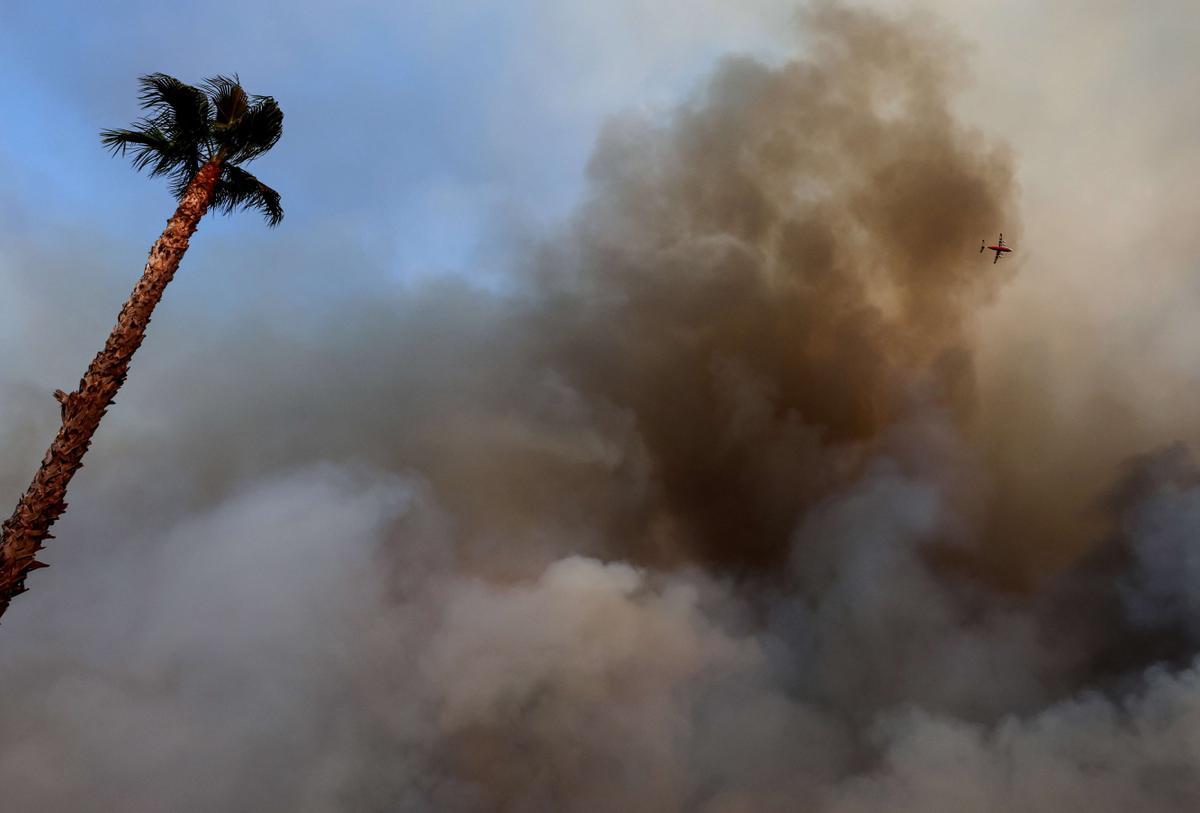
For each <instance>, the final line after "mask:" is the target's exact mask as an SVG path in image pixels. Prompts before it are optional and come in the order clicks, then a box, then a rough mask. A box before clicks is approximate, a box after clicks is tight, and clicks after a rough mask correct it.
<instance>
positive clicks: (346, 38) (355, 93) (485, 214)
mask: <svg viewBox="0 0 1200 813" xmlns="http://www.w3.org/2000/svg"><path fill="white" fill-rule="evenodd" d="M647 5H652V6H653V5H654V4H645V3H639V2H636V0H634V2H622V3H615V4H612V5H611V6H608V7H606V8H605V9H604V10H601V11H596V10H589V9H588V7H587V6H586V5H584V4H547V3H545V2H539V1H538V0H521V1H520V2H513V3H468V2H457V3H438V2H431V1H430V0H423V1H422V2H404V3H369V2H348V3H336V4H335V3H313V2H300V3H284V2H274V1H273V0H271V1H269V2H231V1H230V0H217V2H214V3H207V4H203V5H194V6H191V5H188V6H185V5H181V4H164V3H158V2H149V1H148V0H124V1H123V2H114V3H104V4H96V3H90V2H81V1H80V0H50V2H45V3H36V4H35V3H19V4H17V7H16V8H15V9H11V8H10V9H9V10H6V20H5V24H4V25H3V26H2V27H0V70H2V71H3V75H4V76H5V78H6V81H5V82H4V83H3V85H2V86H0V104H2V105H3V109H5V110H7V111H10V113H11V112H13V111H20V114H19V115H9V116H6V117H5V118H6V125H5V127H4V128H3V129H2V130H0V173H2V174H3V175H4V176H5V177H6V179H7V180H6V182H5V186H6V187H7V189H6V192H5V195H4V197H5V201H4V203H3V204H0V205H3V206H4V207H5V209H3V210H0V211H4V212H5V214H6V215H7V218H6V219H10V220H15V219H17V218H22V219H23V221H24V223H23V226H24V231H25V232H26V233H27V234H28V233H33V232H37V231H38V230H39V229H41V228H43V227H49V226H51V225H52V226H53V227H54V228H56V229H57V228H61V227H63V226H67V227H68V228H85V229H95V230H96V231H97V232H99V233H102V234H103V235H105V236H106V238H107V239H111V240H115V241H120V242H124V241H127V240H128V241H134V242H136V243H137V244H138V245H140V246H142V250H144V248H145V246H148V244H149V242H150V240H151V239H152V238H153V236H154V235H155V233H156V230H157V228H158V226H159V223H160V222H161V221H162V219H164V218H165V217H166V216H167V215H168V214H169V213H170V208H171V201H170V199H169V197H168V195H167V192H166V190H165V187H164V185H163V184H162V183H161V182H159V181H157V180H155V181H151V180H147V179H144V178H141V179H139V178H137V177H135V176H134V174H133V173H132V171H131V170H130V168H129V167H128V166H127V165H126V164H125V163H124V162H122V161H120V160H114V159H111V158H109V157H107V156H106V155H105V153H104V151H103V150H102V149H101V148H100V146H99V142H98V138H97V131H98V130H99V129H101V128H102V127H111V126H123V125H124V124H126V123H127V122H129V121H131V120H132V119H134V118H135V117H136V115H137V113H138V111H137V107H136V92H137V87H136V84H135V80H136V78H137V77H138V76H139V75H141V74H144V73H148V72H152V71H163V72H166V73H170V74H172V75H176V76H178V77H179V78H181V79H183V80H184V81H190V82H198V81H200V80H201V79H202V78H204V77H206V76H209V75H212V74H214V73H218V72H237V73H239V74H240V76H241V78H242V80H243V82H244V83H245V85H246V86H247V88H248V89H249V90H250V91H251V92H257V93H263V94H269V95H273V96H275V97H276V98H277V99H278V100H279V102H280V104H281V106H282V108H283V110H284V112H285V115H286V127H285V136H284V139H283V140H282V141H281V142H280V144H279V145H278V146H277V147H276V149H275V150H274V151H273V152H272V153H271V154H270V155H268V156H266V157H264V158H262V159H260V160H259V161H258V162H257V163H256V164H255V167H254V170H255V171H256V172H257V173H259V174H260V176H261V177H262V178H263V179H264V180H266V181H267V182H268V183H271V184H273V185H274V186H276V187H277V188H278V189H279V190H280V191H281V192H282V193H283V202H284V206H285V209H286V211H287V219H286V221H285V223H284V225H283V226H282V227H281V229H280V230H279V231H278V232H277V233H276V234H274V235H267V234H266V233H265V232H264V230H263V229H262V228H261V225H260V224H259V223H258V222H256V221H255V219H254V218H253V217H247V216H245V215H241V216H235V217H234V218H233V219H232V220H222V221H220V222H219V224H218V225H213V224H212V223H210V224H208V225H206V226H205V230H206V231H209V232H210V233H211V232H217V233H220V234H223V235H230V236H232V235H236V236H237V238H238V239H240V240H248V241H252V242H259V241H262V240H267V239H271V240H287V241H290V242H292V243H293V244H294V243H295V241H297V240H314V241H318V242H320V243H321V244H322V245H323V246H329V245H331V244H334V243H336V244H338V245H339V250H345V251H346V252H347V254H346V256H350V257H353V256H359V257H368V258H371V261H372V262H374V263H377V264H378V265H380V266H381V267H382V268H385V269H386V270H387V271H388V272H390V273H395V274H397V275H400V276H402V277H403V276H406V275H410V274H414V273H419V274H425V273H437V272H440V271H444V270H447V269H455V270H467V271H470V270H473V269H474V268H475V267H476V266H481V265H486V258H483V257H481V256H480V254H479V252H478V251H477V247H478V245H479V241H480V240H481V239H487V238H488V237H489V236H490V235H493V234H494V233H495V232H496V231H497V229H498V228H511V227H513V226H514V225H516V224H525V225H526V226H532V227H534V228H540V227H543V226H545V225H546V224H547V223H550V222H553V221H554V220H556V219H558V218H560V217H562V216H563V215H565V214H566V213H567V212H569V209H570V206H571V204H572V202H573V201H575V200H576V199H577V198H578V197H579V195H580V193H581V189H582V178H583V169H584V166H585V163H586V159H587V156H588V152H589V150H590V148H591V143H592V141H593V139H594V137H595V133H596V130H597V128H598V126H599V124H600V122H601V121H602V120H603V118H604V117H605V116H607V115H610V114H613V113H617V112H620V111H621V110H622V109H626V108H630V107H633V108H637V107H644V106H650V107H663V106H667V105H669V104H671V103H673V102H674V101H676V100H677V99H679V98H680V97H682V96H683V95H685V94H686V92H687V91H688V89H689V88H691V87H693V86H694V85H695V83H696V82H697V80H698V77H699V76H700V75H702V73H703V72H704V71H705V69H707V68H708V67H709V66H710V65H711V64H712V62H713V61H714V60H715V59H716V58H717V56H718V55H719V54H720V53H722V52H723V51H725V50H727V49H729V48H732V49H735V50H736V49H739V48H741V49H751V50H760V51H761V50H769V48H770V47H771V45H772V43H774V45H775V47H778V46H780V45H783V44H785V43H786V41H787V39H788V37H787V36H786V35H782V34H781V32H780V29H779V27H778V25H777V22H778V20H780V19H786V16H787V13H785V12H784V11H783V6H782V4H776V3H758V5H760V6H762V9H763V12H764V13H763V14H762V15H761V16H755V15H744V14H739V15H736V16H735V17H733V18H731V19H735V20H737V21H738V24H737V25H731V24H727V23H725V22H723V21H722V20H723V15H725V14H726V13H727V12H725V11H717V12H715V13H712V14H709V15H706V16H702V17H701V18H699V19H696V18H691V17H690V15H688V14H682V13H678V14H677V13H674V12H673V11H672V9H671V8H670V6H671V5H672V4H658V5H657V6H655V7H654V8H653V9H652V10H651V11H650V12H649V13H643V11H644V9H639V7H640V6H647ZM702 5H709V6H713V7H714V8H715V7H719V6H720V4H719V3H717V4H711V3H709V4H702ZM572 6H573V8H572ZM789 13H790V12H789ZM648 46H652V47H648ZM68 224H69V225H68ZM498 224H504V225H503V226H502V227H501V226H498ZM322 250H325V249H320V250H318V252H317V253H318V254H320V253H321V251H322ZM189 259H193V258H191V257H190V258H189ZM326 259H327V260H328V259H331V258H326ZM193 262H194V260H193ZM124 270H125V271H128V272H129V273H132V272H133V270H134V269H124ZM343 273H353V272H352V271H351V270H349V269H344V270H343Z"/></svg>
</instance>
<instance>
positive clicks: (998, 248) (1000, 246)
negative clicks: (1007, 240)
mask: <svg viewBox="0 0 1200 813" xmlns="http://www.w3.org/2000/svg"><path fill="white" fill-rule="evenodd" d="M984 251H994V252H996V259H994V260H992V265H995V264H996V263H998V262H1000V258H1001V257H1003V256H1004V255H1005V254H1007V253H1008V252H1010V251H1012V249H1011V248H1009V247H1008V246H1006V245H1004V232H1000V242H998V243H996V245H994V246H988V245H984V241H983V240H980V241H979V253H980V254H982V253H983V252H984Z"/></svg>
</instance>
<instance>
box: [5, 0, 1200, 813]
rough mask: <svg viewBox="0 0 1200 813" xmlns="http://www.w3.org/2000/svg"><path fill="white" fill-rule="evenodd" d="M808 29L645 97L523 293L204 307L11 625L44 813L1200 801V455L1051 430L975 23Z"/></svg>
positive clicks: (108, 441)
mask: <svg viewBox="0 0 1200 813" xmlns="http://www.w3.org/2000/svg"><path fill="white" fill-rule="evenodd" d="M803 30H804V32H805V36H806V42H805V45H804V49H803V57H802V58H799V59H797V60H796V61H794V62H790V63H787V64H783V65H777V66H769V65H765V64H761V63H759V62H756V61H754V60H752V59H749V58H729V59H726V60H724V61H723V62H722V63H721V64H720V65H719V67H717V69H716V70H715V73H714V74H713V75H712V77H711V78H710V79H709V80H708V81H707V82H706V83H705V84H704V85H703V87H702V88H701V89H700V90H698V91H697V93H696V94H695V95H694V97H692V98H691V99H689V100H688V101H687V102H686V103H684V104H682V105H680V106H679V108H678V109H676V110H675V111H673V112H672V113H671V114H670V115H667V116H664V117H661V118H655V117H652V116H634V115H627V116H624V117H619V118H617V119H614V120H613V121H612V122H610V124H609V125H608V126H607V127H606V128H605V129H604V131H603V132H602V133H601V135H600V138H599V143H598V146H597V148H596V151H595V154H594V157H593V159H592V161H591V164H590V166H589V170H588V172H589V179H590V188H589V194H588V198H587V200H586V201H585V202H584V204H583V205H582V206H581V207H580V208H579V209H578V210H577V211H576V212H575V213H574V216H573V217H572V218H571V220H570V222H569V223H568V224H567V225H566V226H564V227H563V228H562V229H561V230H560V231H559V232H558V233H556V234H553V235H550V236H547V237H545V238H544V239H541V240H538V241H536V242H535V244H533V245H530V246H525V247H522V249H521V250H519V251H518V252H517V253H518V255H519V256H520V260H519V262H517V263H516V267H515V268H514V269H513V271H512V273H511V274H510V276H509V277H508V278H506V279H505V280H504V283H503V284H502V285H499V286H495V287H496V288H499V289H501V290H500V291H499V292H497V291H496V290H490V291H484V290H480V289H479V288H477V287H474V286H472V285H470V284H468V283H467V282H464V281H457V280H452V279H441V280H439V281H436V282H429V283H425V284H423V285H421V286H418V287H415V288H411V289H409V290H406V291H403V292H400V293H397V292H394V291H391V290H389V289H388V288H387V287H386V286H385V284H384V283H382V282H381V283H380V284H379V286H378V290H376V291H372V292H370V295H369V296H360V295H359V294H358V293H353V294H348V295H347V297H346V299H345V301H339V302H334V303H330V304H328V305H327V306H326V309H325V311H324V312H323V313H324V315H321V316H313V315H311V314H308V315H306V316H305V318H304V319H298V318H297V314H296V313H295V312H294V311H293V310H292V309H291V306H290V305H289V304H288V300H287V298H286V297H281V296H274V295H272V294H274V291H272V290H271V289H270V288H269V287H267V286H268V283H269V284H270V285H275V284H276V283H279V282H280V280H279V279H274V280H270V279H268V281H267V282H264V283H256V282H255V281H253V280H247V281H246V282H245V283H244V286H243V287H242V288H241V289H239V292H238V293H239V295H245V296H247V297H250V298H253V299H254V300H255V301H254V304H253V306H252V307H244V308H242V309H238V310H237V311H236V312H235V316H234V317H233V318H232V319H231V320H230V321H229V322H227V323H224V324H218V325H208V326H207V328H205V327H203V326H202V325H201V324H199V323H198V320H197V317H195V316H194V315H189V314H188V313H186V312H171V311H168V312H166V313H164V314H163V315H162V316H161V318H160V320H159V321H156V323H155V327H154V336H153V337H152V339H153V341H151V342H150V343H149V344H148V345H147V347H146V349H145V351H144V353H143V356H142V357H141V358H140V359H139V366H138V367H137V368H136V369H135V370H134V373H133V375H132V377H131V381H130V385H129V392H128V395H127V396H126V397H123V398H122V401H121V403H119V404H118V405H117V408H116V409H115V410H114V412H113V414H112V415H111V420H112V423H110V424H108V425H106V426H105V427H104V431H103V432H102V437H101V438H100V441H99V443H98V445H97V447H96V449H95V453H94V456H93V459H92V460H90V461H89V466H88V468H86V469H85V470H84V472H83V475H82V476H81V477H80V478H79V479H78V481H77V483H76V484H75V487H74V492H73V494H72V497H73V500H72V507H71V510H70V511H69V512H68V514H67V518H66V520H65V521H64V522H63V523H62V527H61V531H60V532H59V534H58V537H59V538H58V539H57V540H56V542H55V544H54V547H53V548H52V550H51V551H50V559H51V561H52V562H53V564H54V566H53V567H52V568H51V569H50V570H49V571H45V572H44V573H39V574H38V576H37V578H36V580H35V581H34V582H32V583H31V584H30V587H31V592H30V593H29V595H27V596H24V597H23V598H22V599H21V600H20V601H19V602H17V603H16V604H14V606H13V608H12V610H11V611H10V612H9V614H8V616H6V621H7V623H6V624H5V627H4V630H3V636H2V637H3V642H2V644H3V648H2V650H0V652H2V653H3V655H2V657H0V679H2V685H3V686H4V690H5V701H4V703H3V705H0V786H2V787H4V788H5V791H4V794H5V805H4V806H5V809H13V810H32V809H38V810H47V811H56V810H62V811H67V810H81V809H121V810H129V811H142V810H145V811H150V810H162V809H171V810H179V811H191V810H196V811H200V810H205V811H208V810H236V809H257V810H288V811H350V810H353V811H365V810H371V811H398V810H406V811H407V810H447V811H475V810H480V811H482V810H509V811H549V810H564V811H600V810H628V811H664V810H696V811H706V812H707V813H738V812H739V811H775V810H778V811H794V810H811V811H821V812H822V813H882V812H883V811H922V813H931V812H936V811H947V812H949V811H956V813H961V812H963V811H981V812H982V811H995V810H1030V811H1062V810H1084V809H1086V810H1091V811H1096V812H1097V813H1102V812H1103V811H1114V812H1115V811H1126V810H1131V809H1136V810H1144V811H1182V810H1191V809H1194V808H1195V807H1196V805H1197V804H1200V741H1197V738H1196V736H1195V735H1194V733H1193V732H1194V731H1195V730H1196V728H1197V724H1198V723H1200V720H1198V719H1197V715H1198V714H1200V711H1198V710H1200V677H1198V676H1197V674H1196V672H1195V669H1194V667H1192V666H1190V661H1191V657H1192V653H1193V651H1194V648H1195V646H1196V644H1197V643H1198V642H1200V592H1197V589H1196V587H1195V585H1196V584H1198V583H1200V582H1197V579H1196V578H1194V576H1195V575H1196V574H1197V572H1198V571H1200V564H1197V563H1198V562H1200V558H1198V557H1200V554H1198V553H1197V549H1196V547H1195V545H1194V544H1193V543H1192V529H1193V528H1194V527H1196V522H1195V521H1194V520H1200V468H1198V467H1197V466H1196V465H1195V463H1194V462H1193V461H1192V460H1191V458H1190V456H1189V453H1188V451H1187V450H1186V448H1184V447H1182V446H1174V447H1168V448H1164V449H1157V450H1156V449H1143V450H1141V451H1143V452H1144V454H1142V455H1141V456H1138V457H1136V458H1132V459H1129V460H1128V461H1126V462H1124V463H1123V464H1122V465H1120V466H1117V465H1110V466H1108V467H1107V468H1105V469H1104V470H1103V471H1100V472H1096V471H1095V470H1094V469H1095V466H1094V464H1095V463H1096V461H1097V460H1108V461H1109V462H1111V463H1115V462H1116V460H1117V459H1118V458H1120V457H1121V456H1123V455H1126V454H1127V453H1128V449H1127V447H1128V445H1129V441H1128V436H1126V435H1123V434H1122V432H1123V427H1122V425H1120V424H1119V423H1117V424H1114V425H1107V424H1103V423H1102V421H1101V419H1102V418H1108V417H1111V416H1098V417H1086V416H1085V417H1083V418H1081V420H1080V423H1081V426H1084V427H1090V428H1091V429H1092V430H1097V429H1099V428H1101V427H1103V428H1104V429H1105V430H1106V432H1107V434H1106V435H1105V436H1104V437H1100V436H1098V435H1097V434H1096V432H1095V431H1093V434H1092V436H1091V437H1089V438H1087V440H1088V443H1089V446H1088V447H1087V448H1086V449H1085V448H1084V446H1083V445H1082V444H1081V445H1080V448H1079V449H1078V450H1077V451H1078V452H1079V458H1078V459H1077V460H1076V459H1075V458H1073V457H1069V456H1068V457H1066V458H1059V457H1055V458H1054V459H1053V460H1050V459H1046V460H1041V459H1040V458H1038V457H1037V455H1038V449H1037V439H1039V438H1042V437H1044V436H1045V431H1046V430H1045V429H1044V428H1042V427H1039V426H1037V425H1035V423H1034V421H1033V420H1032V419H1031V418H1030V416H1031V415H1036V414H1037V410H1036V409H1031V410H1027V411H1021V410H1002V409H1000V407H998V406H997V405H996V404H995V403H991V402H990V400H989V399H991V398H992V397H993V396H994V395H995V393H997V392H998V391H1002V390H1003V388H1004V387H1006V386H1007V387H1009V389H1008V390H1007V392H1006V395H1007V397H1008V398H1010V399H1020V398H1028V399H1031V400H1036V399H1037V398H1038V397H1039V396H1038V393H1037V391H1036V389H1035V388H1034V387H1033V386H1031V384H1030V381H1031V379H1028V378H1021V377H1019V376H1015V375H1011V374H1010V373H1009V372H1006V371H1008V370H1011V369H1012V368H1013V365H1007V366H1006V365H1001V366H1000V367H999V368H998V369H999V372H996V373H994V374H993V377H992V378H991V379H989V380H987V381H985V380H983V377H982V375H981V373H980V372H979V370H978V366H977V364H976V358H977V339H978V337H977V332H978V326H977V319H978V318H979V315H980V314H981V313H982V312H984V310H985V309H986V308H987V307H988V306H989V305H990V304H991V303H993V302H994V301H995V298H996V297H997V296H998V294H999V293H1000V292H1001V290H1002V288H1003V286H1004V284H1005V283H1006V282H1007V281H1008V280H1010V279H1011V277H1012V275H1013V274H1014V273H1015V271H1016V268H1017V267H1018V266H1016V265H1015V264H1014V263H1013V261H1008V264H1007V265H1005V264H1001V265H999V266H992V265H985V263H986V259H984V258H980V257H979V256H978V255H976V254H975V253H974V241H975V240H977V239H979V237H981V236H984V235H989V236H990V234H991V232H992V231H994V230H995V229H996V228H998V227H1000V226H1003V227H1004V228H1006V229H1007V230H1009V232H1010V233H1013V234H1016V233H1017V232H1018V230H1019V228H1020V224H1019V220H1018V213H1017V211H1016V203H1015V200H1016V189H1015V183H1014V172H1015V169H1014V167H1015V164H1014V161H1015V159H1014V157H1013V156H1012V155H1010V154H1009V153H1008V152H1007V151H1006V150H1005V149H1003V147H1001V146H999V145H996V144H993V143H991V142H989V140H988V139H986V138H985V137H984V136H982V135H981V134H979V133H977V132H974V131H973V130H971V129H970V128H967V127H964V126H962V125H961V124H959V123H958V122H957V121H956V118H955V116H954V115H953V114H952V111H951V107H950V104H951V100H952V99H953V94H954V91H955V89H956V83H957V78H956V77H958V76H959V74H960V68H961V64H960V61H959V60H960V58H961V53H960V50H959V48H958V47H957V46H956V45H955V44H954V42H953V41H952V39H950V38H948V37H947V35H946V34H945V32H942V31H940V30H938V29H937V27H936V26H929V25H926V24H924V23H914V22H898V21H896V20H893V19H890V18H887V17H883V16H879V15H875V14H872V13H868V12H861V11H850V10H847V9H844V8H841V7H838V6H833V5H818V7H817V9H816V11H813V12H811V13H809V14H807V15H806V16H805V17H804V18H803ZM231 262H232V260H231ZM237 262H245V258H239V259H238V260H237ZM5 273H19V272H15V271H14V270H5ZM39 284H42V285H44V284H46V283H39ZM260 284H261V285H263V286H264V287H263V290H261V291H256V290H255V286H256V285H260ZM31 290H33V291H34V292H35V293H33V294H31V295H30V297H31V301H30V303H29V309H28V311H29V313H30V314H31V316H30V324H36V323H37V321H38V320H37V319H36V318H35V316H36V312H37V310H38V309H39V308H40V307H46V308H48V307H49V305H48V304H41V305H39V304H38V303H39V301H40V300H38V297H37V295H36V291H38V290H39V289H38V288H36V287H34V288H32V289H31ZM177 293H179V292H177ZM256 294H262V296H255V295H256ZM61 297H62V293H61V292H59V293H58V294H57V295H56V297H54V299H55V300H56V305H57V304H60V303H61ZM43 298H44V299H45V300H46V301H47V302H49V300H50V299H51V298H52V297H50V296H48V295H47V296H45V297H43ZM81 298H83V297H81ZM168 298H170V294H169V295H168ZM89 304H90V303H86V302H78V303H75V304H74V305H73V306H72V307H78V308H80V309H81V310H87V309H88V307H89ZM168 304H170V303H168ZM89 318H90V317H89ZM97 318H99V317H97ZM201 337H202V338H201ZM156 343H157V344H159V345H161V347H162V349H161V350H160V351H155V349H154V346H155V345H156ZM185 348H186V349H185ZM64 352H65V351H64ZM156 352H158V353H159V354H158V355H155V353H156ZM83 357H84V356H81V358H83ZM14 378H15V376H14ZM33 380H37V379H36V376H35V375H33V373H32V372H25V373H24V383H20V382H17V381H14V383H13V384H12V386H8V387H6V388H5V390H4V391H3V397H4V400H3V402H2V403H3V407H4V410H5V411H4V413H3V421H0V433H2V434H0V448H2V449H3V452H4V454H3V457H2V458H0V459H3V461H4V463H3V469H2V470H0V483H4V484H7V485H6V487H8V486H11V488H8V490H9V491H11V492H12V493H14V494H15V493H16V488H17V487H18V486H19V485H20V482H21V480H22V477H23V475H25V474H26V473H27V472H28V471H30V470H32V465H33V462H35V461H36V458H37V454H38V452H39V449H38V446H37V438H39V437H42V436H45V437H48V436H49V428H50V427H51V426H52V424H53V421H54V418H55V413H54V409H55V407H54V404H53V402H52V401H51V400H50V398H49V396H48V395H47V396H46V397H44V398H41V397H39V396H37V395H35V394H34V393H35V391H40V390H37V387H41V384H40V381H39V383H38V385H37V387H35V386H34V385H33V384H30V383H28V382H29V381H33ZM1036 383H1037V384H1039V385H1043V384H1044V383H1045V382H1042V381H1040V380H1039V381H1038V382H1036ZM41 388H42V389H45V390H46V392H47V393H48V392H49V390H50V389H51V388H52V387H41ZM998 411H999V412H1001V413H1003V420H993V418H995V416H996V415H997V414H998ZM1081 431H1082V430H1081ZM1014 437H1020V438H1022V440H1021V441H1020V442H1019V443H1017V444H1015V445H1014V444H1010V443H1008V441H1009V440H1010V439H1012V438H1014ZM1095 447H1102V449H1103V452H1096V451H1095ZM1017 451H1019V452H1020V454H1019V455H1018V454H1017ZM1054 451H1055V452H1057V451H1058V447H1054ZM1044 453H1045V454H1047V455H1049V454H1050V453H1051V452H1050V450H1046V451H1045V452H1044ZM1018 463H1020V465H1018ZM1047 472H1053V473H1055V475H1056V477H1050V476H1049V475H1048V474H1047ZM1064 475H1065V476H1064ZM1030 482H1032V483H1035V484H1036V486H1037V487H1034V486H1031V485H1029V483H1030ZM1085 549H1086V555H1082V556H1079V552H1080V551H1081V550H1085ZM1035 550H1036V554H1031V551H1035ZM1047 550H1048V551H1050V553H1046V551H1047ZM1072 559H1075V561H1072Z"/></svg>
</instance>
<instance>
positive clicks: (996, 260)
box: [992, 251, 1000, 265]
mask: <svg viewBox="0 0 1200 813" xmlns="http://www.w3.org/2000/svg"><path fill="white" fill-rule="evenodd" d="M998 262H1000V252H999V251H997V252H996V259H994V260H992V265H995V264H996V263H998Z"/></svg>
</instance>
